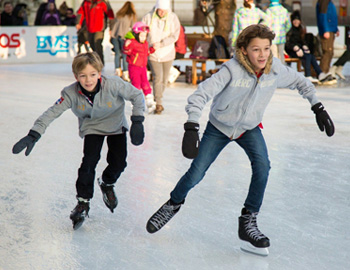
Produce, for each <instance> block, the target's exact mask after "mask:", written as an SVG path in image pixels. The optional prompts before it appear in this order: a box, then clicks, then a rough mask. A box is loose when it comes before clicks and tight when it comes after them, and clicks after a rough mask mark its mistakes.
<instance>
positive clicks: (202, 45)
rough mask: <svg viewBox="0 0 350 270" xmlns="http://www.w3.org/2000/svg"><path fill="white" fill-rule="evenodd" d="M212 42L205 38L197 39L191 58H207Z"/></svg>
mask: <svg viewBox="0 0 350 270" xmlns="http://www.w3.org/2000/svg"><path fill="white" fill-rule="evenodd" d="M209 47H210V43H209V42H208V41H204V40H197V41H196V44H194V46H193V49H192V53H191V54H190V58H192V59H193V58H199V59H207V58H208V56H209V54H208V51H209Z"/></svg>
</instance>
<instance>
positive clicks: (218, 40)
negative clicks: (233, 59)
mask: <svg viewBox="0 0 350 270" xmlns="http://www.w3.org/2000/svg"><path fill="white" fill-rule="evenodd" d="M209 58H211V59H228V58H230V54H229V52H228V50H227V44H226V40H225V39H224V38H223V36H219V35H217V36H214V37H213V39H212V40H211V43H210V47H209Z"/></svg>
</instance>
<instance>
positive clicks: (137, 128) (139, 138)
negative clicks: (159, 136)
mask: <svg viewBox="0 0 350 270" xmlns="http://www.w3.org/2000/svg"><path fill="white" fill-rule="evenodd" d="M143 120H145V117H144V116H142V115H138V116H135V115H134V116H131V122H132V124H131V128H130V138H131V143H132V144H133V145H140V144H142V143H143V138H144V137H145V133H144V132H143V125H142V122H143Z"/></svg>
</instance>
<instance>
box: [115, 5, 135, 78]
mask: <svg viewBox="0 0 350 270" xmlns="http://www.w3.org/2000/svg"><path fill="white" fill-rule="evenodd" d="M136 19H137V15H136V11H135V6H134V4H133V3H132V2H130V1H127V2H125V3H124V5H123V6H122V7H121V9H119V10H118V11H117V13H116V15H115V20H114V24H113V27H112V29H111V43H112V44H113V49H112V50H113V51H114V67H115V75H117V76H119V77H122V78H123V80H125V81H130V79H129V74H128V72H129V71H128V63H127V61H126V55H125V54H123V53H122V49H123V45H124V41H125V35H126V33H128V32H129V31H130V29H131V27H132V26H133V25H134V23H135V22H136ZM120 57H121V58H122V65H120Z"/></svg>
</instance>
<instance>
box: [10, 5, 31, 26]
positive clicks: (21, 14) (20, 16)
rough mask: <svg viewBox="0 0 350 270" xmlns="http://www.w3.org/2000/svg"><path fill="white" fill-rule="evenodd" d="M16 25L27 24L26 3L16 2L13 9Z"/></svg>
mask: <svg viewBox="0 0 350 270" xmlns="http://www.w3.org/2000/svg"><path fill="white" fill-rule="evenodd" d="M13 14H14V15H15V16H16V18H17V23H18V25H28V14H27V4H23V3H18V4H17V5H16V6H15V8H14V9H13Z"/></svg>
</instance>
